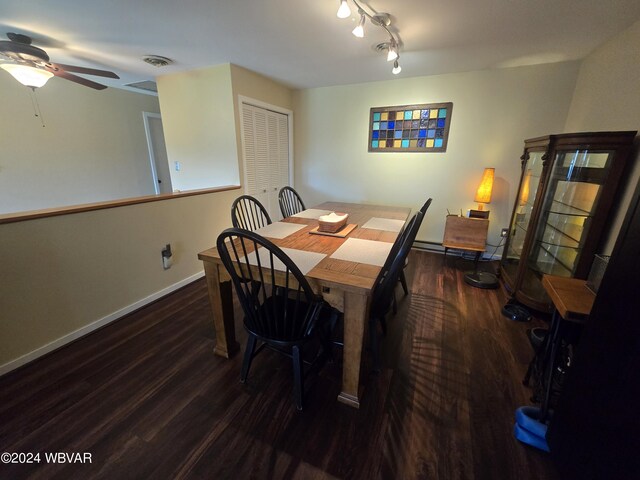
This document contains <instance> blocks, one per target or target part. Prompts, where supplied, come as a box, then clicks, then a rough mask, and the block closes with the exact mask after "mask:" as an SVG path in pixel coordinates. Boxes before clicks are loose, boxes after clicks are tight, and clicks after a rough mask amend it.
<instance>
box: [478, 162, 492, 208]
mask: <svg viewBox="0 0 640 480" xmlns="http://www.w3.org/2000/svg"><path fill="white" fill-rule="evenodd" d="M495 170H496V169H495V168H485V169H484V173H483V174H482V181H481V182H480V186H479V187H478V190H477V191H476V197H475V199H474V201H475V202H478V203H490V202H491V192H492V191H493V177H494V174H495Z"/></svg>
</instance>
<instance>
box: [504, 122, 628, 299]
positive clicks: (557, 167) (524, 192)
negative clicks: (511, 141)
mask: <svg viewBox="0 0 640 480" xmlns="http://www.w3.org/2000/svg"><path fill="white" fill-rule="evenodd" d="M635 135H636V132H600V133H571V134H562V135H548V136H545V137H539V138H533V139H530V140H525V143H524V154H523V155H522V157H520V158H521V160H522V174H521V176H520V184H519V187H518V193H517V196H516V202H515V205H514V208H513V214H512V216H511V225H510V228H509V234H508V236H507V242H506V244H505V248H504V252H503V254H502V260H501V262H500V275H501V278H502V282H503V285H504V288H505V289H506V291H507V292H508V293H509V294H510V295H511V296H512V297H514V298H515V299H516V300H517V301H519V302H521V303H523V304H525V305H527V306H528V307H531V308H534V309H536V310H540V311H551V308H552V304H551V301H550V300H549V298H548V297H547V294H546V293H545V291H544V289H543V288H542V283H541V280H542V275H543V274H545V273H546V274H551V275H559V276H562V277H575V278H587V276H588V274H589V270H590V268H591V264H592V262H593V257H594V254H596V253H598V249H599V248H600V247H601V245H600V242H601V240H602V233H603V230H604V227H605V225H607V223H608V221H609V220H610V219H609V214H610V213H611V207H612V205H613V200H614V197H615V194H616V190H617V189H618V188H619V187H620V180H621V177H622V173H623V170H624V166H625V163H626V161H627V158H628V156H629V153H630V150H631V147H632V144H633V139H634V138H635Z"/></svg>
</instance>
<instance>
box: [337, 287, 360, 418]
mask: <svg viewBox="0 0 640 480" xmlns="http://www.w3.org/2000/svg"><path fill="white" fill-rule="evenodd" d="M366 313H367V297H366V296H364V295H358V294H356V293H350V292H345V294H344V352H343V361H342V391H341V392H340V395H338V401H339V402H342V403H346V404H347V405H350V406H352V407H355V408H359V407H360V400H359V398H358V387H359V385H360V362H361V360H362V342H363V336H364V322H365V316H366Z"/></svg>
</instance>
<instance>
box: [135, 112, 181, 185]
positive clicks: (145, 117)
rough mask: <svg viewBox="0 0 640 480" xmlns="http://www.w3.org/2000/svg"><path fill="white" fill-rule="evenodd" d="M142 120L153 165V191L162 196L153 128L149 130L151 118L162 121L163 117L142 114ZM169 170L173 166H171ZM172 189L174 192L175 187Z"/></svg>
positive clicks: (154, 114) (153, 114) (150, 161)
mask: <svg viewBox="0 0 640 480" xmlns="http://www.w3.org/2000/svg"><path fill="white" fill-rule="evenodd" d="M142 118H143V121H144V134H145V137H146V138H147V149H148V151H149V163H150V164H151V178H152V181H153V190H154V192H155V194H156V195H159V194H160V186H159V185H158V171H157V168H156V154H155V152H154V151H153V139H152V138H151V128H149V118H158V119H160V121H162V115H160V114H159V113H153V112H142ZM169 169H171V166H170V165H169ZM169 182H171V176H169ZM170 189H171V190H173V185H170Z"/></svg>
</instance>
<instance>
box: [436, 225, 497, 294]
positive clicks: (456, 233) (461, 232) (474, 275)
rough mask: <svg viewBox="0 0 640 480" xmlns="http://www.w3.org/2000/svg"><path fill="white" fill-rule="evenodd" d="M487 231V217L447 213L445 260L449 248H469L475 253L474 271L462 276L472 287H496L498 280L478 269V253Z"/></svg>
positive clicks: (444, 240)
mask: <svg viewBox="0 0 640 480" xmlns="http://www.w3.org/2000/svg"><path fill="white" fill-rule="evenodd" d="M488 231H489V219H488V218H467V217H458V216H456V215H449V216H448V217H447V221H446V223H445V226H444V238H443V239H442V246H443V247H444V258H445V261H446V258H447V250H449V249H450V248H454V249H457V250H469V251H472V252H475V254H476V257H475V260H474V265H475V268H474V271H473V272H468V273H466V274H465V276H464V280H465V282H466V283H468V284H469V285H472V286H474V287H479V288H496V287H497V286H498V280H497V278H496V276H495V275H493V274H492V273H489V272H479V271H478V261H479V260H480V255H482V252H484V251H485V249H486V245H487V233H488Z"/></svg>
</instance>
